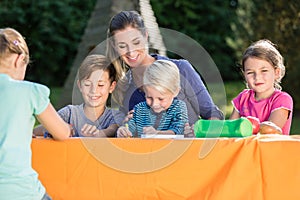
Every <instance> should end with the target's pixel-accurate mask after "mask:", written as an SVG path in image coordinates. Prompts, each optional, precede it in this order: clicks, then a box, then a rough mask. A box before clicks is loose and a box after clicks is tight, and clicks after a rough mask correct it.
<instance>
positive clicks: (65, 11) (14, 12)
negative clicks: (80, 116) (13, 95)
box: [0, 0, 95, 86]
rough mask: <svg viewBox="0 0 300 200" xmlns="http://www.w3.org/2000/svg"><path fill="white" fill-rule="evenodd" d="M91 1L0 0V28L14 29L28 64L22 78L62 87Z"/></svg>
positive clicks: (88, 12)
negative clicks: (28, 57) (26, 50)
mask: <svg viewBox="0 0 300 200" xmlns="http://www.w3.org/2000/svg"><path fill="white" fill-rule="evenodd" d="M94 4H95V0H91V1H81V0H64V1H61V0H51V1H50V0H49V1H46V0H40V1H33V0H6V1H0V15H1V18H0V27H12V28H15V29H17V30H18V31H19V32H20V33H21V34H22V35H23V36H24V37H25V38H26V41H27V44H28V46H29V50H30V55H31V61H32V63H31V64H30V66H29V68H28V70H27V75H26V79H28V80H34V81H37V82H41V83H44V84H47V85H52V86H61V85H63V83H64V81H65V79H66V77H67V75H68V72H69V69H70V67H71V65H72V62H73V60H74V58H75V55H76V51H77V46H78V43H79V42H80V39H81V36H82V34H83V31H84V28H85V26H86V24H87V21H88V19H89V17H90V13H91V12H92V11H93V8H94Z"/></svg>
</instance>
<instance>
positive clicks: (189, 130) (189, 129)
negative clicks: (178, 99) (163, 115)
mask: <svg viewBox="0 0 300 200" xmlns="http://www.w3.org/2000/svg"><path fill="white" fill-rule="evenodd" d="M183 134H184V137H195V133H194V124H193V125H192V126H190V125H189V123H185V124H184V131H183Z"/></svg>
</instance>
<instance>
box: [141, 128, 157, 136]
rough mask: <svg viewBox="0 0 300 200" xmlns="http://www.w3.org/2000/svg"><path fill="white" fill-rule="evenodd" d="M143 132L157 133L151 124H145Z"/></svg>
mask: <svg viewBox="0 0 300 200" xmlns="http://www.w3.org/2000/svg"><path fill="white" fill-rule="evenodd" d="M143 133H144V134H152V135H155V134H158V131H157V130H156V129H155V128H153V126H146V127H143Z"/></svg>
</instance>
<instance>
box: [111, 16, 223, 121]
mask: <svg viewBox="0 0 300 200" xmlns="http://www.w3.org/2000/svg"><path fill="white" fill-rule="evenodd" d="M107 41H108V43H107V57H108V58H109V59H110V60H111V62H112V63H113V64H114V66H115V67H116V69H118V70H120V71H121V70H123V69H126V68H129V70H128V72H127V73H126V75H125V76H124V77H122V79H121V80H120V81H119V83H118V85H117V88H116V90H115V92H114V93H113V100H114V101H115V102H113V103H117V104H118V107H119V109H120V111H122V112H123V113H124V114H126V113H127V112H129V111H131V110H132V109H133V107H134V106H135V105H136V104H138V103H140V102H142V101H145V93H144V92H143V90H142V87H141V86H142V80H143V72H144V71H145V69H146V68H147V67H148V66H150V65H151V64H152V63H153V62H154V61H155V60H169V61H172V62H173V63H175V64H176V66H177V67H178V69H179V72H180V75H181V83H180V86H181V90H180V92H179V94H178V96H177V98H178V99H180V100H183V101H184V102H185V103H186V105H187V108H188V115H189V123H190V124H194V123H195V121H197V120H198V119H199V116H200V117H201V118H203V119H223V118H224V115H223V113H222V112H221V111H220V110H219V109H218V107H217V106H216V105H215V104H214V103H213V101H212V98H211V97H210V95H209V93H208V91H207V89H206V87H205V85H204V84H203V82H202V80H201V78H200V76H199V74H197V72H196V71H195V70H194V68H193V67H192V65H191V64H190V63H189V62H188V61H187V60H183V59H179V60H177V59H170V58H168V57H165V56H161V55H157V54H151V55H150V54H149V52H148V33H147V31H146V28H145V26H144V22H143V19H142V17H141V16H140V15H139V14H138V13H137V12H135V11H122V12H120V13H118V14H116V15H115V16H114V17H113V18H112V19H111V21H110V24H109V29H108V40H107ZM112 105H114V104H112Z"/></svg>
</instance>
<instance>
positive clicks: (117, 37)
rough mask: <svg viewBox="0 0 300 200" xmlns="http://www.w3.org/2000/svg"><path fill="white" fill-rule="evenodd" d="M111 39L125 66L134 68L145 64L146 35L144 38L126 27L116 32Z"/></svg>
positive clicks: (138, 31)
mask: <svg viewBox="0 0 300 200" xmlns="http://www.w3.org/2000/svg"><path fill="white" fill-rule="evenodd" d="M113 37H114V41H115V44H114V45H115V48H116V50H117V51H118V53H119V55H120V57H121V59H122V60H123V61H124V62H125V63H126V64H127V65H129V66H130V67H131V68H134V67H138V66H143V65H146V64H147V63H146V62H147V60H146V58H147V55H148V49H147V48H146V46H147V35H146V36H144V35H143V34H142V33H141V31H140V30H138V29H136V28H132V27H131V26H128V27H126V28H125V29H123V30H118V31H116V32H115V34H114V36H113Z"/></svg>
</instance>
